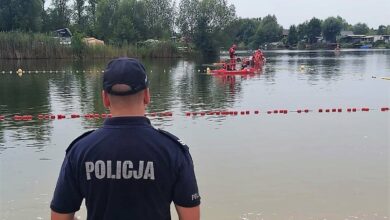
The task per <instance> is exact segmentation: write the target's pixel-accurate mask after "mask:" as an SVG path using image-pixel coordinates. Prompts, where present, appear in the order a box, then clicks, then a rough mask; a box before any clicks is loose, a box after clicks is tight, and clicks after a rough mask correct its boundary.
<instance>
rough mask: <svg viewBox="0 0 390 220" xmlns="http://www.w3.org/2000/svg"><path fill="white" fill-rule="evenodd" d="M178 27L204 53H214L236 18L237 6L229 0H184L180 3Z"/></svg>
mask: <svg viewBox="0 0 390 220" xmlns="http://www.w3.org/2000/svg"><path fill="white" fill-rule="evenodd" d="M179 8H180V9H182V10H179V15H178V20H177V23H178V27H179V28H180V30H181V33H182V34H183V36H186V37H188V38H189V39H192V41H193V42H194V43H195V45H196V47H197V48H198V49H199V50H200V51H201V52H202V53H203V54H204V55H214V54H215V53H216V51H217V50H218V49H217V48H218V47H219V45H220V42H219V41H218V40H217V39H219V38H220V37H221V35H222V33H223V32H224V31H225V29H226V28H227V27H228V26H229V25H230V24H231V22H232V21H234V19H235V8H234V6H233V5H228V3H227V0H202V1H199V0H188V1H187V0H184V3H181V4H180V5H179Z"/></svg>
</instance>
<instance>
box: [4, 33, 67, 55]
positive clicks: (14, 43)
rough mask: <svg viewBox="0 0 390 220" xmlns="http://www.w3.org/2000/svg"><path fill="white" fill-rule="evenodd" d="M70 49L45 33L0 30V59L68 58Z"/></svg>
mask: <svg viewBox="0 0 390 220" xmlns="http://www.w3.org/2000/svg"><path fill="white" fill-rule="evenodd" d="M72 56H73V55H72V50H71V48H69V47H66V46H62V45H60V44H59V42H58V40H57V39H55V38H52V37H49V36H47V35H45V34H32V33H21V32H0V58H1V59H33V58H37V59H44V58H57V57H62V58H69V57H72Z"/></svg>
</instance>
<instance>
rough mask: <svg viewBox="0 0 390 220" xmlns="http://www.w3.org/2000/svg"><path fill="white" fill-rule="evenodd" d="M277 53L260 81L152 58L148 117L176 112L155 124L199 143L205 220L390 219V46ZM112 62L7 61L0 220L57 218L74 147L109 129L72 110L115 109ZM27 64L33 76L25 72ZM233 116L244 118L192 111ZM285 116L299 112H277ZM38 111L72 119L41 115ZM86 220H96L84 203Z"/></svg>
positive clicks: (1, 65) (0, 135)
mask: <svg viewBox="0 0 390 220" xmlns="http://www.w3.org/2000/svg"><path fill="white" fill-rule="evenodd" d="M266 56H267V58H268V62H267V64H266V65H265V67H264V69H263V71H262V72H261V73H260V74H256V75H253V76H236V77H229V78H226V77H214V76H210V75H206V74H203V73H202V72H203V71H204V69H205V66H204V65H202V64H204V63H206V62H205V61H192V60H186V59H178V60H164V59H159V60H143V61H144V63H145V65H146V67H147V71H148V73H149V78H150V82H151V83H150V89H151V92H152V103H151V105H150V106H149V108H148V112H151V113H152V112H172V114H173V116H172V117H151V121H152V123H153V125H154V126H155V127H158V128H162V129H165V130H168V131H170V132H172V133H174V134H176V135H177V136H179V137H181V138H182V139H183V140H185V142H186V143H187V144H188V145H189V146H190V151H191V153H192V157H193V159H194V164H195V169H196V173H197V178H198V184H199V188H200V192H201V196H202V219H210V220H229V219H232V220H239V219H247V220H248V219H249V220H253V219H258V220H260V219H263V220H268V219H275V220H278V219H291V220H292V219H308V220H309V219H320V220H323V219H327V220H330V219H341V220H345V219H369V220H371V219H375V220H376V219H389V218H390V213H389V212H390V211H389V207H390V190H389V189H390V160H389V158H390V153H389V152H390V151H389V148H390V117H389V112H382V111H381V110H380V108H383V107H389V106H390V81H389V80H385V79H381V77H389V76H390V51H389V50H375V51H374V50H361V51H353V50H351V51H341V53H340V54H335V53H334V52H333V51H310V52H309V51H272V52H266ZM107 62H108V60H99V61H86V62H72V61H63V60H62V61H61V60H38V61H12V60H1V61H0V116H4V117H5V119H4V120H2V121H0V219H1V220H2V219H7V220H16V219H49V212H50V211H49V203H50V200H51V196H52V193H53V190H54V184H55V182H56V179H57V176H58V172H59V169H60V166H61V163H62V160H63V157H64V153H65V149H66V148H67V146H68V144H69V143H70V142H71V141H72V140H73V139H74V138H76V137H77V136H79V135H80V134H81V133H83V132H85V131H87V130H90V129H94V128H97V127H99V126H100V125H101V124H102V121H103V120H102V119H92V120H91V119H86V118H84V117H82V118H78V119H70V115H71V114H72V113H77V114H80V115H84V114H88V113H104V112H105V109H104V108H103V106H102V102H101V98H100V92H101V88H102V83H101V70H103V69H104V66H105V65H106V63H107ZM209 62H210V63H212V61H209ZM213 62H214V61H213ZM18 68H21V69H23V70H25V71H26V72H24V73H23V75H22V76H18V75H17V74H16V73H15V71H16V70H17V69H18ZM10 71H13V73H12V74H10V73H9V72H10ZM30 71H32V72H30ZM35 71H38V72H37V73H36V72H35ZM55 71H57V72H55ZM373 77H376V78H373ZM339 108H341V109H342V112H340V113H339V112H336V113H334V112H332V110H333V109H336V110H337V111H338V109H339ZM348 108H357V112H355V113H353V112H352V113H349V112H347V109H348ZM361 108H369V109H370V111H369V112H362V111H361ZM305 109H308V110H310V111H309V112H308V113H304V112H303V113H297V112H296V111H297V110H305ZM319 109H323V111H324V112H323V113H320V112H318V111H319ZM326 109H329V110H330V111H331V112H330V113H326V112H325V111H326ZM225 110H226V111H237V115H236V116H234V115H232V116H230V115H229V116H222V115H208V116H207V115H206V116H199V115H198V116H191V117H188V116H186V114H187V113H189V112H196V113H200V112H206V111H225ZM274 110H289V112H288V114H267V111H272V112H273V111H274ZM241 111H244V113H245V112H246V111H250V112H249V113H250V114H249V115H246V114H245V115H241ZM255 111H259V112H260V114H255ZM39 114H55V115H57V114H64V115H66V116H67V118H66V119H62V120H57V119H56V120H39V119H38V118H37V117H38V115H39ZM14 115H33V116H34V119H33V120H31V121H15V120H13V118H12V117H13V116H14ZM78 216H81V217H82V218H85V216H86V215H85V209H84V208H83V209H82V210H81V211H80V212H79V213H78Z"/></svg>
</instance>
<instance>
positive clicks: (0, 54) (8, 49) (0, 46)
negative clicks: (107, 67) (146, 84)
mask: <svg viewBox="0 0 390 220" xmlns="http://www.w3.org/2000/svg"><path fill="white" fill-rule="evenodd" d="M75 37H76V38H75V39H72V45H71V46H70V45H61V44H60V42H59V40H58V39H55V38H53V37H51V36H49V35H45V34H38V33H23V32H0V59H53V58H54V59H68V58H81V59H89V58H91V59H94V58H114V57H121V56H128V57H150V58H172V57H179V56H180V54H179V52H178V49H177V47H176V45H175V44H174V43H172V42H162V41H161V42H159V43H156V44H153V45H143V46H134V45H127V44H125V45H122V46H113V45H96V46H87V45H85V44H84V43H83V42H81V38H80V36H75Z"/></svg>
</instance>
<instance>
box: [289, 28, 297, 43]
mask: <svg viewBox="0 0 390 220" xmlns="http://www.w3.org/2000/svg"><path fill="white" fill-rule="evenodd" d="M297 43H298V31H297V28H296V27H295V25H291V26H290V29H289V32H288V37H287V44H288V45H291V46H292V45H296V44H297Z"/></svg>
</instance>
